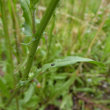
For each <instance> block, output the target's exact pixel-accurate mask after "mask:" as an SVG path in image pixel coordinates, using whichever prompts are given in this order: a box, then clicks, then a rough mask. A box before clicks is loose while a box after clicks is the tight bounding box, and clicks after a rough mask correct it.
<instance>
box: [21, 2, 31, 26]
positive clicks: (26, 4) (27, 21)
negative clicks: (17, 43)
mask: <svg viewBox="0 0 110 110" xmlns="http://www.w3.org/2000/svg"><path fill="white" fill-rule="evenodd" d="M20 4H21V7H22V10H23V16H24V19H25V25H26V27H28V26H30V25H32V17H31V10H30V7H29V5H30V2H29V0H20Z"/></svg>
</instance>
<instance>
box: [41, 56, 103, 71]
mask: <svg viewBox="0 0 110 110" xmlns="http://www.w3.org/2000/svg"><path fill="white" fill-rule="evenodd" d="M78 62H89V63H93V64H97V65H103V64H101V63H99V62H97V61H94V60H92V59H89V58H83V57H78V56H68V57H65V58H63V59H57V60H55V61H54V62H52V63H49V64H45V65H44V66H43V67H42V68H41V71H42V72H44V71H46V70H47V69H49V68H55V67H62V66H67V65H72V64H75V63H78Z"/></svg>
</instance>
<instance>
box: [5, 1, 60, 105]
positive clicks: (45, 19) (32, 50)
mask: <svg viewBox="0 0 110 110" xmlns="http://www.w3.org/2000/svg"><path fill="white" fill-rule="evenodd" d="M59 1H60V0H51V2H50V4H49V6H48V8H47V10H46V12H45V15H44V16H43V18H42V20H41V23H40V24H39V26H38V29H37V33H36V34H35V36H36V37H35V38H36V40H35V41H34V42H33V44H32V46H31V48H30V54H29V57H28V61H27V64H26V68H25V70H24V73H25V74H24V77H23V79H24V78H27V77H28V74H29V71H30V69H31V66H32V62H33V58H34V55H35V52H36V50H37V47H38V44H39V41H40V39H41V35H42V33H43V31H44V30H45V28H46V26H47V24H48V22H49V20H50V18H51V16H52V14H53V12H54V10H55V8H56V6H57V4H58V2H59ZM19 90H20V87H19V88H16V89H15V90H14V93H13V94H12V96H11V97H10V98H9V100H8V101H7V103H6V106H8V105H9V104H10V103H11V101H12V100H13V98H14V97H15V96H16V95H17V93H18V91H19Z"/></svg>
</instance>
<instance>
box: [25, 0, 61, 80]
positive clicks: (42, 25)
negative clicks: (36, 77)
mask: <svg viewBox="0 0 110 110" xmlns="http://www.w3.org/2000/svg"><path fill="white" fill-rule="evenodd" d="M59 1H60V0H51V2H50V4H49V6H48V8H47V10H46V12H45V14H44V16H43V18H42V20H41V22H40V24H39V26H38V28H37V32H36V34H35V40H34V41H33V43H32V46H31V48H30V53H29V56H28V60H27V63H26V68H25V70H24V78H27V77H28V74H29V72H30V69H31V67H32V63H33V58H34V55H35V52H36V50H37V47H38V44H39V41H40V39H41V36H42V33H43V32H44V30H45V28H46V26H47V24H48V22H49V20H50V18H51V16H52V14H53V12H54V10H55V8H56V6H57V4H58V2H59Z"/></svg>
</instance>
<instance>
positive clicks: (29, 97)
mask: <svg viewBox="0 0 110 110" xmlns="http://www.w3.org/2000/svg"><path fill="white" fill-rule="evenodd" d="M33 93H34V86H33V85H32V84H31V85H30V87H29V89H28V90H27V91H26V93H25V96H24V100H23V102H24V103H27V102H28V101H29V100H30V99H31V97H32V95H33Z"/></svg>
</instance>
